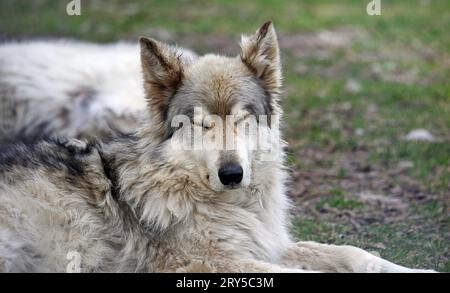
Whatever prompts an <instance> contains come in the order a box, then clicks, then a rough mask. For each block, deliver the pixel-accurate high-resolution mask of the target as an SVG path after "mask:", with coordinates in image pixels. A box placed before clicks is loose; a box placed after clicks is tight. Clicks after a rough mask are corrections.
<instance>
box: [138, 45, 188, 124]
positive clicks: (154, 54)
mask: <svg viewBox="0 0 450 293" xmlns="http://www.w3.org/2000/svg"><path fill="white" fill-rule="evenodd" d="M139 42H140V45H141V63H142V71H143V75H144V88H145V94H146V98H147V101H148V104H149V107H150V112H151V114H152V116H153V118H154V119H155V122H157V123H159V124H161V125H159V126H160V127H162V126H163V124H164V122H165V119H166V118H167V111H168V105H169V100H170V97H171V96H172V95H173V94H174V93H175V91H176V90H177V89H178V87H179V86H180V84H181V81H182V79H183V67H182V63H181V60H180V57H181V54H180V53H179V52H178V50H177V49H175V48H173V47H171V46H169V45H166V44H163V43H161V42H158V41H156V40H153V39H149V38H144V37H141V38H140V40H139Z"/></svg>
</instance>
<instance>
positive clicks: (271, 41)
mask: <svg viewBox="0 0 450 293" xmlns="http://www.w3.org/2000/svg"><path fill="white" fill-rule="evenodd" d="M241 60H242V62H244V64H245V65H247V67H248V68H249V69H250V70H251V71H252V72H253V73H254V74H255V76H256V77H257V78H259V79H260V80H261V81H262V82H263V85H264V87H265V89H266V90H267V92H268V93H269V94H270V95H271V97H272V98H273V99H274V100H275V101H276V100H277V99H278V96H279V94H280V89H281V62H280V52H279V49H278V39H277V35H276V33H275V29H274V27H273V24H272V22H271V21H268V22H266V23H264V24H263V25H262V26H261V28H260V29H259V30H258V31H257V32H256V34H254V35H252V36H242V38H241Z"/></svg>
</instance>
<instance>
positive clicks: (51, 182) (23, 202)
mask: <svg viewBox="0 0 450 293" xmlns="http://www.w3.org/2000/svg"><path fill="white" fill-rule="evenodd" d="M140 46H141V53H140V55H141V62H142V70H143V83H144V88H145V93H143V95H145V97H146V99H147V104H148V110H147V111H146V113H145V114H146V118H145V119H143V120H142V121H141V122H140V125H139V127H138V128H137V129H136V130H135V131H134V132H133V133H129V134H121V135H117V136H115V137H113V138H111V139H109V140H107V141H103V142H89V143H86V142H83V141H78V140H74V139H66V140H64V139H58V140H47V141H41V142H34V143H28V144H24V143H22V144H15V145H13V146H7V145H3V146H2V147H1V151H0V174H1V175H0V271H2V272H64V271H65V270H66V267H67V265H68V262H69V261H68V259H67V256H68V255H73V253H74V252H75V253H77V254H78V255H79V256H81V262H80V269H81V271H82V272H305V271H322V272H420V271H421V270H413V269H408V268H405V267H402V266H399V265H396V264H393V263H391V262H389V261H387V260H383V259H381V258H379V257H376V256H374V255H372V254H370V253H368V252H366V251H364V250H361V249H358V248H356V247H351V246H334V245H325V244H318V243H314V242H293V241H292V240H291V238H290V236H289V235H288V231H287V227H288V222H287V209H288V199H287V197H286V195H285V190H284V181H285V177H286V174H285V171H284V168H283V154H282V144H279V143H273V144H272V145H271V147H272V151H273V150H274V149H275V150H276V151H277V152H276V153H278V155H277V156H275V157H273V158H274V159H272V160H267V158H266V157H265V156H264V155H265V151H264V150H260V149H250V148H249V147H248V144H249V142H248V141H247V140H246V139H245V138H244V136H245V131H242V128H240V125H239V124H242V123H245V122H246V121H247V120H250V119H252V117H268V116H270V117H271V119H272V120H276V121H275V122H278V120H279V116H280V114H281V109H280V107H279V98H280V86H281V65H280V56H279V49H278V42H277V37H276V33H275V30H274V27H273V25H272V23H270V22H267V23H265V24H264V25H263V26H262V27H261V28H260V29H259V30H258V31H257V32H256V34H254V35H252V36H248V37H243V38H242V41H241V53H240V55H239V56H237V57H233V58H229V57H223V56H217V55H205V56H202V57H199V58H191V56H184V55H183V54H181V53H180V51H178V49H176V48H173V47H170V46H168V45H166V44H163V43H160V42H158V41H155V40H153V39H147V38H142V39H141V40H140ZM72 57H73V56H70V55H69V56H67V58H72ZM24 62H25V61H24ZM83 62H84V61H83ZM109 62H111V63H114V62H115V60H109ZM117 66H120V65H117ZM23 70H27V69H26V64H24V65H23ZM7 74H8V72H2V78H5V76H7ZM61 74H66V73H65V72H64V73H61ZM74 74H75V73H74ZM86 74H87V75H86V77H88V76H89V67H86ZM80 82H81V81H80ZM134 82H138V81H130V83H134ZM132 102H133V103H140V102H138V101H132ZM121 103H122V102H121ZM123 103H127V101H123ZM194 108H200V109H201V110H202V111H203V112H204V113H206V114H215V115H216V116H215V117H218V118H219V120H218V121H216V122H222V123H223V125H224V131H223V134H224V136H228V135H229V133H232V134H233V138H231V140H232V142H234V145H236V148H235V149H233V150H228V149H227V150H215V149H211V150H210V149H208V150H195V149H194V150H191V149H183V148H180V145H181V144H182V139H183V137H184V136H183V135H184V134H185V133H186V130H187V128H192V129H194V131H198V133H200V136H201V138H203V139H208V138H209V137H210V136H211V135H212V133H214V128H216V127H218V125H217V124H215V123H214V122H212V121H210V120H206V118H205V120H198V119H197V118H196V117H195V116H193V112H195V110H194ZM178 115H184V117H189V119H190V120H188V123H183V124H180V125H178V126H176V127H175V126H174V125H173V123H171V122H172V121H173V119H175V117H177V116H178ZM227 115H233V117H236V120H232V122H230V121H228V120H226V119H225V117H226V116H227ZM258 123H260V121H259V120H258ZM259 127H260V128H264V130H265V131H266V132H267V133H269V135H271V134H273V132H274V131H275V130H274V129H272V128H271V127H270V126H267V125H263V123H261V125H260V126H259ZM221 133H222V132H221ZM195 139H198V137H197V138H194V140H195ZM227 139H228V137H227Z"/></svg>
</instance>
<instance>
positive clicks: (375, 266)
mask: <svg viewBox="0 0 450 293" xmlns="http://www.w3.org/2000/svg"><path fill="white" fill-rule="evenodd" d="M280 265H282V266H288V267H294V268H295V267H296V268H301V269H305V270H317V271H322V272H354V273H422V272H433V271H431V270H416V269H409V268H406V267H402V266H400V265H396V264H394V263H392V262H390V261H387V260H385V259H382V258H380V257H378V256H375V255H373V254H371V253H369V252H367V251H364V250H362V249H360V248H357V247H354V246H347V245H343V246H338V245H327V244H320V243H315V242H298V243H295V244H292V246H291V247H290V248H289V249H288V251H287V252H286V253H285V254H284V255H283V257H282V259H281V262H280Z"/></svg>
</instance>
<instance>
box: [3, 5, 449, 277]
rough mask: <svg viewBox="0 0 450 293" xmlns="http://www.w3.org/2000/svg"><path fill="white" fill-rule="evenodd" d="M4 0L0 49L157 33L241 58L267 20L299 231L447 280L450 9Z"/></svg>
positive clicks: (298, 233) (296, 230) (300, 235)
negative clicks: (277, 56)
mask: <svg viewBox="0 0 450 293" xmlns="http://www.w3.org/2000/svg"><path fill="white" fill-rule="evenodd" d="M69 2H70V1H69V0H67V1H65V0H57V1H56V0H55V1H50V0H40V1H38V0H34V1H31V0H26V1H25V0H1V1H0V42H5V41H8V40H17V39H18V40H23V39H36V38H38V39H42V38H44V39H53V38H71V39H81V40H87V41H95V42H115V41H118V40H129V41H136V40H137V38H138V36H141V35H145V36H151V37H154V38H157V39H160V40H162V41H166V42H169V43H177V44H178V45H180V46H183V47H187V48H191V49H193V50H195V51H197V52H199V53H205V52H211V51H212V52H215V53H220V54H229V55H236V54H238V52H239V47H238V40H239V36H240V34H242V33H253V32H254V31H255V30H256V29H257V28H258V27H259V26H260V25H261V24H262V23H263V22H264V21H266V20H268V19H272V20H273V21H274V23H275V27H276V29H277V31H278V34H279V40H280V45H281V50H282V59H283V64H284V79H285V86H284V100H283V107H284V109H285V125H284V134H285V138H286V139H287V141H288V142H289V149H288V152H289V156H288V164H289V167H290V172H291V182H290V183H289V194H290V196H291V198H292V199H293V201H294V203H295V208H294V209H293V211H292V217H293V219H294V225H293V227H292V231H293V234H294V235H295V236H297V237H298V238H300V239H302V240H314V241H321V242H327V243H336V244H351V245H356V246H359V247H362V248H364V249H367V250H369V251H376V252H378V253H380V254H381V256H382V257H385V258H387V259H389V260H392V261H394V262H397V263H400V264H403V265H406V266H411V267H421V268H433V269H436V270H439V271H447V272H450V261H449V259H450V207H449V203H450V33H449V28H450V1H448V0H434V1H433V0H420V1H419V0H396V1H392V0H391V1H388V0H381V15H378V16H369V15H368V14H367V13H366V6H367V5H368V4H369V2H370V1H369V0H329V1H327V0H318V1H306V0H304V1H288V0H262V1H247V0H246V1H230V0H198V1H187V0H184V1H183V0H181V1H168V0H158V1H156V0H153V1H151V0H140V1H136V0H135V1H106V0H91V1H83V0H82V1H81V16H68V15H67V14H66V5H67V4H68V3H69Z"/></svg>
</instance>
